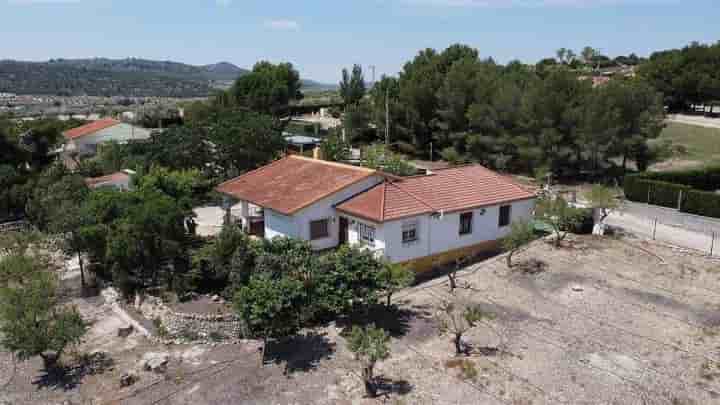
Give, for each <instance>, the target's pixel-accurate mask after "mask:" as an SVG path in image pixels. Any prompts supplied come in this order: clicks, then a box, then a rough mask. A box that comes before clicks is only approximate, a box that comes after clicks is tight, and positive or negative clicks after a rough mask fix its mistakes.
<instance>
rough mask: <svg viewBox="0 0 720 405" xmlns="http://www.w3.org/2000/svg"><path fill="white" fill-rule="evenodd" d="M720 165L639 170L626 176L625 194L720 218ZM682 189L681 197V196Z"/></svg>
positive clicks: (628, 197)
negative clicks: (666, 170) (716, 192)
mask: <svg viewBox="0 0 720 405" xmlns="http://www.w3.org/2000/svg"><path fill="white" fill-rule="evenodd" d="M719 188H720V166H710V167H705V168H702V169H693V170H685V171H675V172H662V173H640V174H634V175H629V176H626V177H625V182H624V189H625V197H626V198H627V199H628V200H630V201H637V202H642V203H649V204H654V205H660V206H663V207H669V208H678V203H680V207H679V208H680V210H681V211H683V212H687V213H691V214H695V215H702V216H707V217H715V218H720V195H717V194H715V193H714V191H715V190H717V189H719ZM680 192H682V201H679V199H680Z"/></svg>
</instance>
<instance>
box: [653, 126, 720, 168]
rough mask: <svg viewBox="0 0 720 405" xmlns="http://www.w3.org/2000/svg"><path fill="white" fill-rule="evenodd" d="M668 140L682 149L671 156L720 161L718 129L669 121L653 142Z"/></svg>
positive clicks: (699, 160) (693, 159)
mask: <svg viewBox="0 0 720 405" xmlns="http://www.w3.org/2000/svg"><path fill="white" fill-rule="evenodd" d="M666 140H669V141H671V142H672V143H673V146H674V147H675V148H677V147H678V146H680V147H681V149H684V150H683V151H682V152H681V153H676V154H675V155H674V156H673V157H674V158H677V159H683V160H692V161H698V162H701V163H708V162H711V161H720V129H717V128H705V127H700V126H696V125H687V124H680V123H676V122H670V123H668V124H667V127H666V128H665V129H664V130H663V132H662V134H661V135H660V138H658V140H656V141H654V142H662V141H666Z"/></svg>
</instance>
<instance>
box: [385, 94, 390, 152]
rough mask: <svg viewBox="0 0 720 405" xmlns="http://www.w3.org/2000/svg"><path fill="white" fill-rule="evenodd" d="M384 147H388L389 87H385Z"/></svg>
mask: <svg viewBox="0 0 720 405" xmlns="http://www.w3.org/2000/svg"><path fill="white" fill-rule="evenodd" d="M386 83H387V81H386ZM385 147H386V148H389V147H390V86H385Z"/></svg>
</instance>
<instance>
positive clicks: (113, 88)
mask: <svg viewBox="0 0 720 405" xmlns="http://www.w3.org/2000/svg"><path fill="white" fill-rule="evenodd" d="M249 72H250V71H249V70H247V69H243V68H241V67H239V66H237V65H235V64H233V63H230V62H226V61H221V62H217V63H212V64H207V65H191V64H187V63H181V62H174V61H170V60H152V59H143V58H134V57H129V58H120V59H111V58H103V57H95V58H77V59H65V58H53V59H49V60H47V61H39V62H28V61H19V60H12V59H5V60H0V92H10V93H18V94H40V95H42V94H46V95H47V94H54V95H100V96H158V97H201V96H207V95H209V94H211V93H212V92H213V91H216V90H218V89H225V88H228V87H229V86H231V85H232V82H233V81H235V80H236V79H237V78H238V77H240V76H242V75H244V74H247V73H249ZM332 87H333V85H328V84H322V83H319V82H315V81H312V80H303V88H305V89H306V90H313V89H328V88H332Z"/></svg>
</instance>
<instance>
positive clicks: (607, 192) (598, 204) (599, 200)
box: [587, 184, 620, 224]
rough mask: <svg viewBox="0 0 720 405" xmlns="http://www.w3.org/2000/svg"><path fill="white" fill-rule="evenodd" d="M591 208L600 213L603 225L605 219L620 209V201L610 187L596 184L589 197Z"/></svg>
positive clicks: (600, 220)
mask: <svg viewBox="0 0 720 405" xmlns="http://www.w3.org/2000/svg"><path fill="white" fill-rule="evenodd" d="M587 199H588V200H589V202H590V207H591V208H593V209H596V210H599V211H600V217H599V218H598V220H599V222H600V223H601V224H602V223H603V222H604V221H605V219H606V218H607V217H608V216H609V215H610V214H611V213H612V212H613V211H614V210H616V209H618V208H620V201H618V199H617V198H615V193H614V192H613V190H612V189H611V188H609V187H606V186H603V185H602V184H595V185H593V186H592V188H591V189H590V192H589V193H588V195H587Z"/></svg>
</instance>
